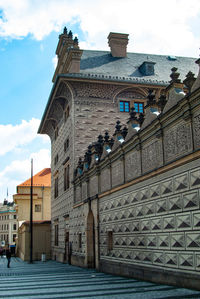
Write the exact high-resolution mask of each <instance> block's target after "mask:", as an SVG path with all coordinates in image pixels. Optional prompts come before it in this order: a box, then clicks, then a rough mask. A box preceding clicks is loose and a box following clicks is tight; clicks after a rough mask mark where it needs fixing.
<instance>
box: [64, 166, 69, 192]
mask: <svg viewBox="0 0 200 299" xmlns="http://www.w3.org/2000/svg"><path fill="white" fill-rule="evenodd" d="M67 189H69V164H68V165H66V166H65V168H64V191H66V190H67Z"/></svg>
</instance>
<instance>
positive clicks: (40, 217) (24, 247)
mask: <svg viewBox="0 0 200 299" xmlns="http://www.w3.org/2000/svg"><path fill="white" fill-rule="evenodd" d="M30 187H31V178H29V179H28V180H26V181H25V182H23V183H22V184H20V185H18V186H17V194H15V195H13V200H14V202H15V204H16V211H17V221H18V223H19V231H18V242H17V254H18V256H19V257H20V258H22V259H23V260H28V258H29V254H30V249H29V246H30V244H29V240H30V239H29V233H28V232H29V221H30ZM50 197H51V169H50V168H45V169H43V170H41V171H40V172H38V173H37V174H36V175H34V176H33V236H34V243H33V244H34V245H33V259H40V258H41V254H42V253H45V254H46V256H47V257H49V256H50V223H51V198H50ZM48 227H49V228H48ZM36 232H39V234H37V233H36Z"/></svg>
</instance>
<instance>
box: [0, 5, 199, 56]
mask: <svg viewBox="0 0 200 299" xmlns="http://www.w3.org/2000/svg"><path fill="white" fill-rule="evenodd" d="M0 8H2V9H3V13H4V19H3V20H1V19H0V35H1V36H5V37H11V38H21V37H24V36H27V35H28V34H32V35H33V37H34V38H35V39H37V40H41V39H43V38H44V36H46V35H48V34H49V33H51V32H52V31H60V30H61V28H62V27H63V26H64V25H65V24H76V23H78V24H79V25H80V28H81V30H82V31H83V32H84V34H85V41H83V42H82V43H80V45H81V46H83V45H84V46H85V48H96V49H108V47H107V35H108V33H109V32H110V31H115V32H124V33H130V43H129V48H128V50H129V51H139V52H147V53H152V52H154V53H165V54H179V55H193V56H194V55H195V56H198V49H199V44H200V36H196V35H195V33H194V32H193V31H192V20H194V19H195V21H196V26H198V25H199V26H200V20H199V19H198V16H200V1H199V0H191V1H186V0H168V1H160V0H152V1H149V0H125V1H121V0H109V1H107V0H95V1H93V0H84V1H83V0H73V1H69V0H43V1H40V0H32V1H31V0H18V1H13V0H0ZM199 26H198V27H199ZM68 27H70V25H69V26H68Z"/></svg>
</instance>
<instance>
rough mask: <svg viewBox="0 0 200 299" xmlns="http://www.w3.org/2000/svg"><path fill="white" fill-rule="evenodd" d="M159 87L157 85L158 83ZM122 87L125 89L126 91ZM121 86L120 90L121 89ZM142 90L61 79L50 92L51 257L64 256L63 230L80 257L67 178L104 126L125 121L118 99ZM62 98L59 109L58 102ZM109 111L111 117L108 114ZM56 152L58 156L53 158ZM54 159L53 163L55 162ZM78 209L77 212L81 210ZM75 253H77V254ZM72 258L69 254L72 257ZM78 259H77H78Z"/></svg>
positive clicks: (125, 116) (74, 215) (77, 234)
mask: <svg viewBox="0 0 200 299" xmlns="http://www.w3.org/2000/svg"><path fill="white" fill-rule="evenodd" d="M159 88H160V87H159ZM124 89H128V91H127V92H125V91H124ZM122 90H123V94H122V93H121V91H122ZM141 94H142V92H141V91H139V90H138V89H137V87H135V88H129V87H128V86H126V87H124V86H119V85H113V84H101V83H81V82H73V81H72V82H71V81H70V82H69V81H63V82H62V83H60V85H58V88H57V90H56V91H55V95H54V98H55V100H54V107H53V108H52V111H50V115H52V117H54V119H58V122H57V125H56V126H55V127H54V130H50V128H48V130H49V131H48V132H49V134H50V137H51V153H52V155H51V169H52V183H51V185H52V193H51V206H52V238H51V240H52V243H51V246H52V258H53V259H56V260H58V261H64V259H65V247H66V242H65V238H66V233H68V231H69V233H70V240H71V243H72V251H74V256H75V257H74V263H75V260H76V256H78V257H77V258H78V260H79V259H81V257H82V255H83V253H84V247H83V248H81V249H78V250H77V245H76V242H75V241H74V239H75V238H79V237H78V236H79V235H80V233H81V234H82V236H83V238H84V229H83V228H81V227H79V229H77V227H76V224H75V222H76V212H74V209H73V204H74V190H73V185H72V184H71V181H72V179H73V175H74V168H75V165H76V163H77V161H78V157H80V155H83V154H84V152H85V151H86V149H87V146H88V145H89V144H90V143H92V142H94V141H96V140H97V137H98V134H99V133H102V134H103V133H104V132H105V131H106V130H112V131H114V130H115V124H116V120H118V119H120V120H121V122H122V124H126V121H127V118H128V117H129V114H128V113H120V112H119V103H118V102H119V99H121V98H124V97H126V96H127V97H128V98H130V97H131V96H132V97H138V98H142V99H143V100H144V97H145V94H146V89H145V88H144V89H143V95H141ZM63 98H64V99H65V102H64V104H63V102H62V110H61V109H60V103H61V100H62V101H63ZM67 107H69V116H68V117H67V119H66V120H65V115H64V112H65V111H66V109H67ZM110 115H111V116H112V117H110ZM55 128H58V136H57V137H56V138H55ZM67 139H68V140H69V147H68V148H67V150H66V151H64V142H65V141H66V140H67ZM56 156H57V158H58V159H55V158H56ZM55 160H56V163H55ZM67 164H69V167H70V187H69V189H67V190H64V168H65V166H66V165H67ZM57 177H58V196H57V197H56V198H55V195H54V192H55V179H56V178H57ZM80 209H81V212H80V213H81V215H84V213H85V212H84V210H82V208H80ZM66 215H69V217H70V224H68V222H67V223H66V221H65V219H66ZM57 224H58V225H59V237H58V245H55V225H57ZM79 255H80V256H81V257H80V258H79ZM72 258H73V257H72ZM78 263H79V261H78Z"/></svg>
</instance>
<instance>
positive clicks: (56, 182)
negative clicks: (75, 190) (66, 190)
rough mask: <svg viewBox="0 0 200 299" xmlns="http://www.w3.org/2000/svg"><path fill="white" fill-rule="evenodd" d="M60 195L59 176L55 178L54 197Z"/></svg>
mask: <svg viewBox="0 0 200 299" xmlns="http://www.w3.org/2000/svg"><path fill="white" fill-rule="evenodd" d="M56 197H58V176H57V177H56V178H55V180H54V198H56Z"/></svg>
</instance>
